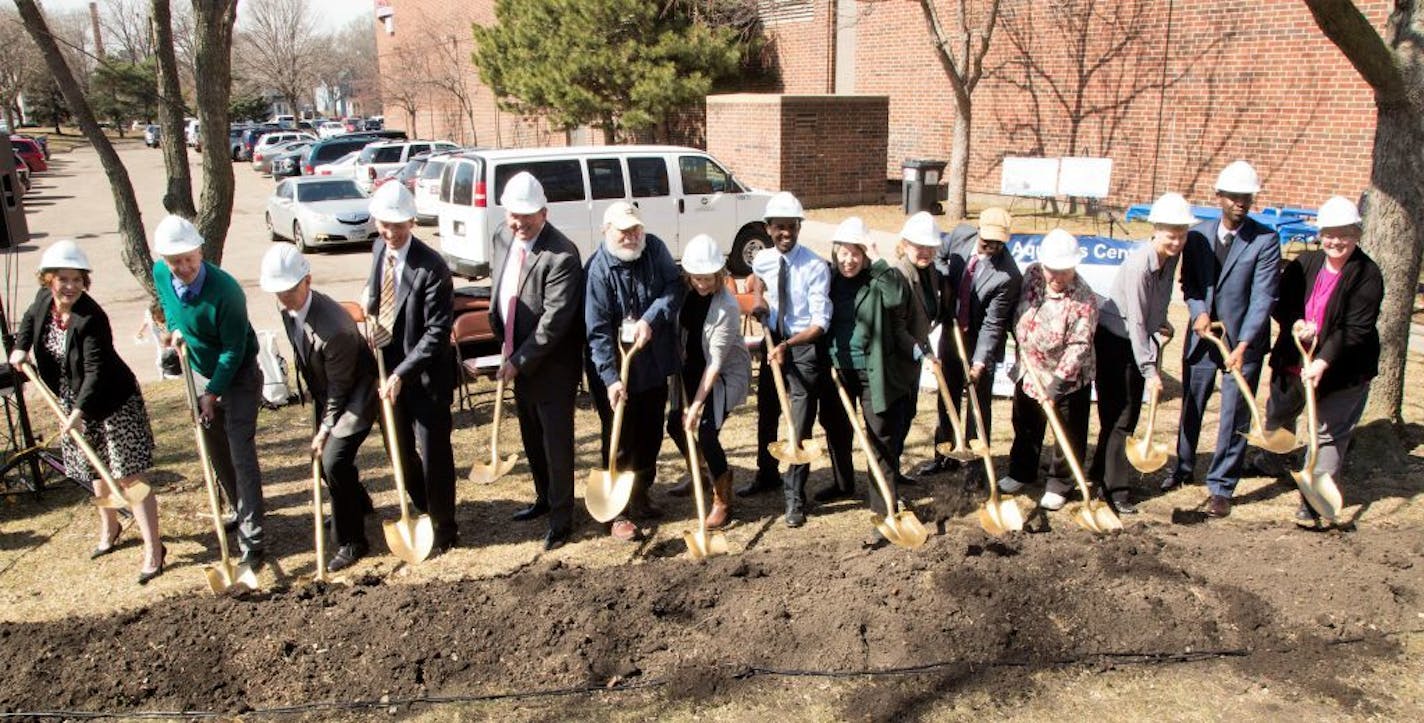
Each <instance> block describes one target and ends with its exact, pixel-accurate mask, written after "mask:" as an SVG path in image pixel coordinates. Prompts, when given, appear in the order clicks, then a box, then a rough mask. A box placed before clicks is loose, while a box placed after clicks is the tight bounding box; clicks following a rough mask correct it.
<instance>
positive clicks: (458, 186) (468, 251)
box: [439, 146, 771, 278]
mask: <svg viewBox="0 0 1424 723" xmlns="http://www.w3.org/2000/svg"><path fill="white" fill-rule="evenodd" d="M520 171H528V172H530V173H532V174H534V177H535V178H538V179H539V182H540V183H542V184H543V186H544V194H545V196H547V198H548V207H547V208H548V218H549V222H550V223H553V224H554V225H555V226H556V227H558V229H559V230H560V231H563V232H564V234H565V235H567V236H568V237H569V239H571V240H572V241H573V242H574V243H575V244H577V245H578V247H579V251H580V253H582V254H583V257H584V258H588V257H589V255H590V254H592V253H593V251H594V250H595V249H596V248H597V246H598V243H599V239H601V238H602V231H601V228H600V227H601V225H602V221H603V212H604V210H606V209H607V208H608V206H609V205H611V204H612V203H614V202H616V201H629V202H632V203H634V204H636V205H637V206H638V210H639V212H640V213H641V215H642V217H643V220H644V222H645V223H646V224H647V229H648V232H649V233H655V234H657V235H658V237H659V238H661V239H662V240H663V241H665V242H666V243H667V246H668V251H670V252H671V253H672V254H673V256H674V257H678V258H680V257H681V256H682V246H683V244H684V243H686V242H687V241H688V240H690V239H691V238H692V237H693V236H695V235H697V234H701V233H705V234H709V235H711V236H712V238H715V239H717V241H718V243H720V244H722V245H723V252H724V253H727V254H728V257H727V267H728V270H730V271H731V272H732V273H733V274H736V275H738V276H745V275H747V274H748V273H750V272H751V260H752V257H753V256H755V255H756V252H758V251H760V250H761V249H763V248H767V247H769V246H770V245H771V239H770V237H768V236H767V233H766V224H765V223H764V222H763V221H762V212H763V211H765V210H766V201H767V199H768V198H770V197H771V194H770V193H769V192H766V191H760V190H754V189H751V188H748V187H747V186H744V185H743V184H742V183H740V182H739V181H737V180H736V179H735V178H733V177H732V174H731V173H730V172H728V171H727V170H726V168H725V167H724V166H722V165H721V164H720V163H718V162H717V161H716V160H715V159H713V158H712V157H711V156H709V155H707V153H705V152H703V151H699V150H697V149H695V148H682V147H678V146H583V147H571V148H517V149H505V150H474V151H465V152H462V153H457V154H455V155H454V156H453V157H452V158H451V159H450V161H449V162H447V163H446V165H445V169H444V171H443V175H442V176H441V178H440V206H439V209H440V210H439V217H440V250H441V254H442V255H443V256H444V257H445V260H446V263H448V264H449V265H450V269H451V271H453V272H455V273H457V274H460V275H461V276H469V277H472V278H480V277H483V276H487V275H489V264H490V258H491V250H490V240H491V238H493V236H494V231H495V229H496V228H497V227H498V226H499V224H501V223H503V222H504V210H503V208H501V207H500V206H499V197H500V194H501V193H502V192H503V191H504V184H505V182H506V181H508V180H509V178H510V177H511V176H513V175H514V174H516V173H518V172H520Z"/></svg>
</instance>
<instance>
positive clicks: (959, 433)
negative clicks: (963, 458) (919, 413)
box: [930, 356, 965, 449]
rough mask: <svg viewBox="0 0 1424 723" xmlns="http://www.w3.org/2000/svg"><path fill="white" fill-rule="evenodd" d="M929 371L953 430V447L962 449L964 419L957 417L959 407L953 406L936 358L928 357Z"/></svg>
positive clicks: (947, 386) (947, 384)
mask: <svg viewBox="0 0 1424 723" xmlns="http://www.w3.org/2000/svg"><path fill="white" fill-rule="evenodd" d="M930 370H931V371H933V372H934V378H935V385H936V386H938V387H939V398H940V400H941V401H943V402H944V409H945V415H946V416H948V417H949V426H950V427H951V428H952V429H953V430H954V446H955V447H959V448H961V449H963V448H964V446H965V440H964V437H965V430H964V419H963V418H962V417H961V416H960V415H959V407H958V406H957V405H955V403H954V398H953V397H951V396H950V395H949V382H946V381H945V380H944V367H943V365H942V364H941V363H940V360H939V358H938V357H935V356H930Z"/></svg>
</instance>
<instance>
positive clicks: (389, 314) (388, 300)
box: [371, 251, 396, 348]
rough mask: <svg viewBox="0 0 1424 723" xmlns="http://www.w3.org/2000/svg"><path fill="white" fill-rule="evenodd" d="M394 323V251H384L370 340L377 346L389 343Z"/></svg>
mask: <svg viewBox="0 0 1424 723" xmlns="http://www.w3.org/2000/svg"><path fill="white" fill-rule="evenodd" d="M395 323H396V253H395V252H394V251H387V252H386V263H385V267H384V268H383V270H382V273H381V305H380V309H379V311H378V312H377V314H376V326H375V327H374V328H372V329H371V340H372V341H373V342H375V344H376V346H377V347H378V348H385V347H386V345H388V344H390V343H391V329H392V328H393V327H394V326H395Z"/></svg>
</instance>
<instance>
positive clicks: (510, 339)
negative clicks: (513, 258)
mask: <svg viewBox="0 0 1424 723" xmlns="http://www.w3.org/2000/svg"><path fill="white" fill-rule="evenodd" d="M528 257H529V249H527V248H524V247H523V246H520V247H519V266H518V268H519V273H518V274H516V275H515V277H514V279H515V288H514V293H512V294H510V295H509V308H507V309H505V310H504V358H505V359H508V358H509V357H510V355H511V354H513V353H514V310H515V308H517V307H518V306H519V286H518V282H519V277H520V276H523V275H524V260H525V259H526V258H528Z"/></svg>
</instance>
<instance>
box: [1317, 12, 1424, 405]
mask: <svg viewBox="0 0 1424 723" xmlns="http://www.w3.org/2000/svg"><path fill="white" fill-rule="evenodd" d="M1304 1H1305V4H1306V6H1307V7H1309V8H1310V12H1311V14H1312V15H1314V16H1315V22H1316V24H1317V25H1319V26H1320V30H1321V32H1323V33H1324V34H1325V37H1327V38H1329V39H1330V41H1331V42H1333V43H1335V45H1336V46H1337V47H1338V48H1340V52H1342V53H1344V54H1345V57H1346V58H1348V59H1349V61H1350V64H1351V65H1353V66H1355V70H1356V71H1358V72H1359V74H1360V77H1361V78H1364V80H1365V82H1366V83H1368V84H1369V86H1370V88H1372V89H1373V90H1374V94H1375V141H1374V167H1373V169H1372V170H1371V172H1370V187H1369V191H1368V193H1369V202H1368V203H1367V204H1366V205H1365V233H1364V239H1363V245H1364V246H1365V247H1366V248H1368V249H1369V250H1370V256H1371V258H1373V259H1374V260H1375V262H1376V263H1378V264H1379V266H1380V271H1382V272H1383V273H1384V288H1385V297H1384V306H1383V307H1382V308H1381V309H1380V319H1379V331H1380V344H1381V346H1382V347H1383V349H1382V353H1381V355H1380V369H1379V372H1380V373H1379V377H1378V378H1377V379H1376V380H1375V382H1374V384H1373V385H1372V386H1371V389H1370V401H1369V408H1368V411H1367V415H1368V416H1369V417H1370V418H1381V417H1382V418H1385V419H1388V420H1389V421H1391V422H1393V423H1395V424H1398V423H1401V422H1403V421H1404V418H1403V415H1402V409H1403V404H1404V367H1405V361H1406V359H1407V358H1408V354H1409V326H1410V320H1409V317H1410V313H1411V311H1412V310H1413V306H1414V293H1415V288H1416V285H1417V283H1418V279H1419V262H1420V251H1421V249H1424V123H1421V120H1420V119H1421V118H1424V46H1421V44H1420V42H1419V32H1420V28H1421V27H1424V3H1419V2H1415V1H1414V0H1396V2H1394V3H1393V9H1392V10H1391V12H1390V14H1389V18H1388V20H1387V21H1386V22H1385V28H1384V33H1383V34H1381V33H1380V32H1379V31H1378V30H1376V29H1375V27H1374V26H1373V25H1371V24H1370V21H1369V19H1368V18H1366V17H1365V15H1364V13H1362V12H1360V9H1359V8H1358V7H1357V6H1356V5H1355V3H1353V2H1351V1H1350V0H1304Z"/></svg>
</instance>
